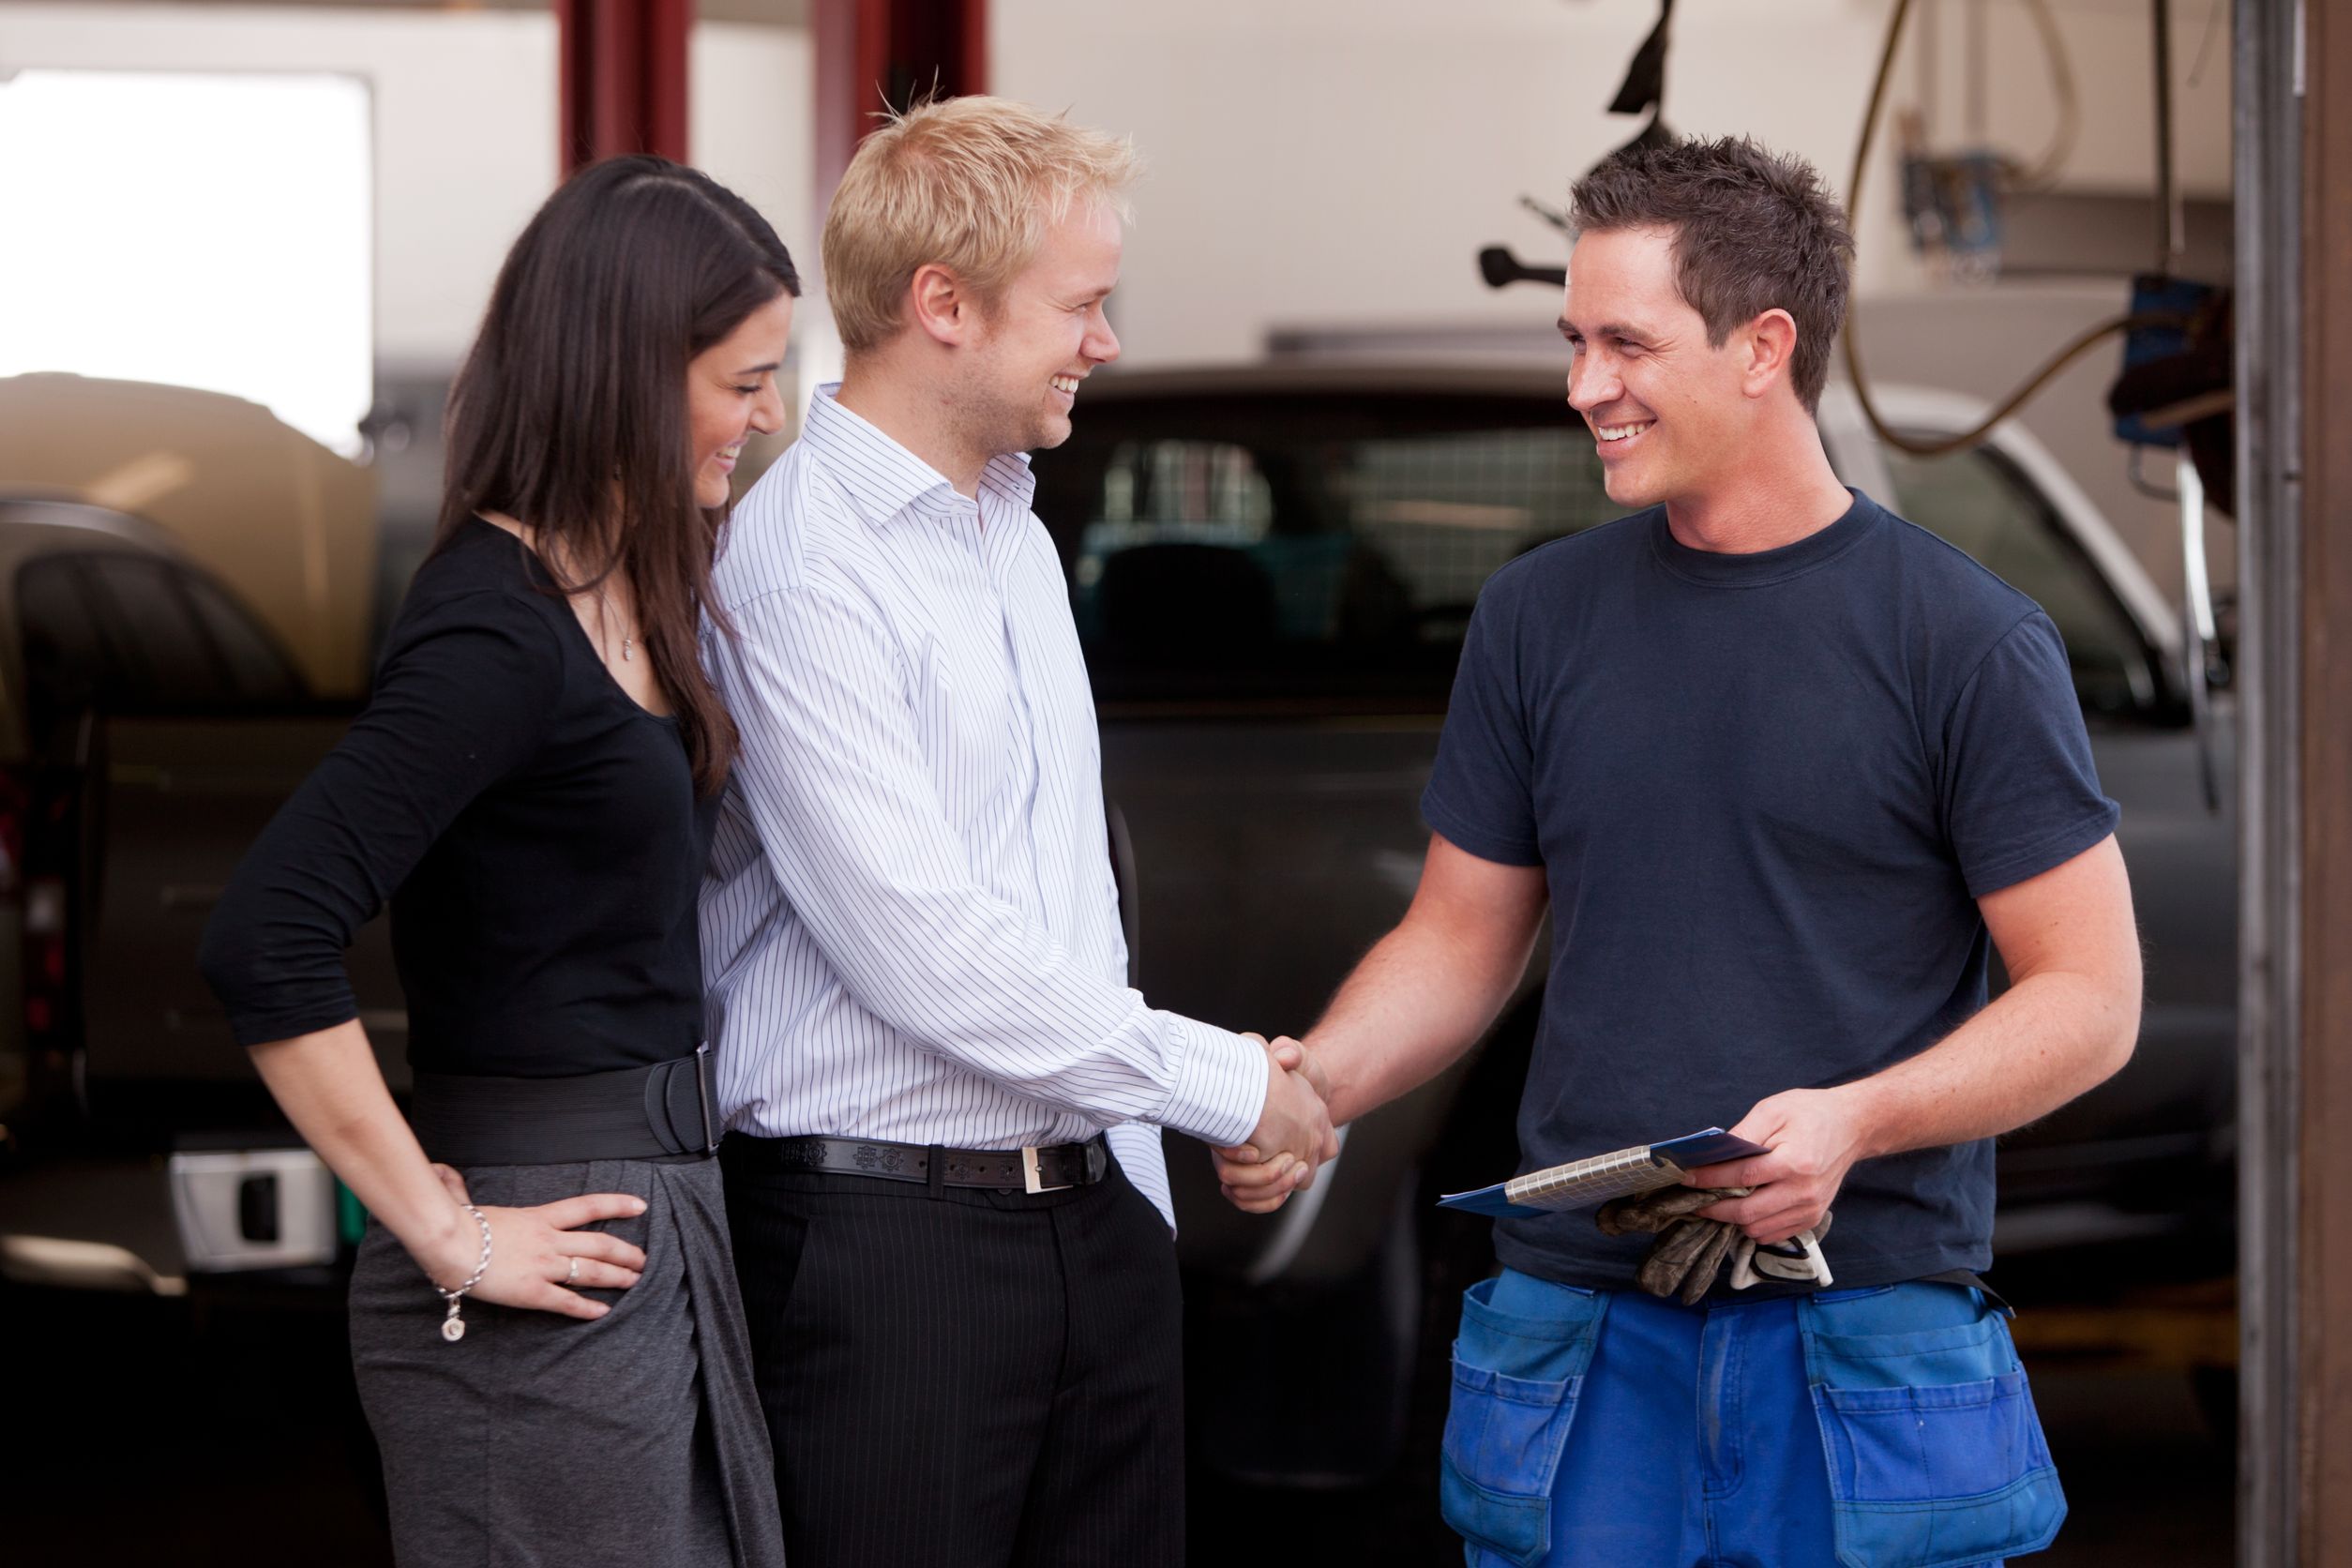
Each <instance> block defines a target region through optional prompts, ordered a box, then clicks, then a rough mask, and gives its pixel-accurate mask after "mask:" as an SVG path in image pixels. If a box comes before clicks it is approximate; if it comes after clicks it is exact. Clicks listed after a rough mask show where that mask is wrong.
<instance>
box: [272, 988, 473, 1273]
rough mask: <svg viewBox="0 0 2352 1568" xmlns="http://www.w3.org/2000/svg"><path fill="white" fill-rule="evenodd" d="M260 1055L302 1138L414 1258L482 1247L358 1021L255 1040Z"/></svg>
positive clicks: (447, 1255)
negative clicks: (399, 1102) (388, 1083)
mask: <svg viewBox="0 0 2352 1568" xmlns="http://www.w3.org/2000/svg"><path fill="white" fill-rule="evenodd" d="M252 1056H253V1064H254V1066H255V1067H256V1068H258V1069H259V1070H260V1072H261V1075H262V1081H263V1082H264V1083H265V1084H267V1085H268V1086H269V1092H270V1093H271V1094H273V1095H275V1096H276V1097H277V1100H278V1104H279V1108H280V1109H282V1110H284V1111H285V1113H286V1119H287V1120H288V1121H290V1122H292V1123H294V1130H295V1131H296V1132H299V1133H300V1134H301V1135H302V1138H303V1141H304V1142H306V1143H308V1144H309V1146H310V1147H311V1149H312V1150H314V1151H315V1152H316V1153H317V1154H318V1156H319V1158H320V1159H322V1160H324V1161H325V1162H326V1166H327V1168H328V1169H330V1170H332V1171H334V1172H335V1174H336V1175H337V1176H338V1177H339V1178H341V1180H342V1183H343V1184H344V1185H345V1186H347V1187H349V1188H351V1190H352V1191H353V1193H354V1194H355V1195H356V1196H357V1197H358V1199H359V1201H360V1202H361V1203H362V1204H364V1205H366V1207H367V1210H368V1212H369V1214H373V1215H374V1216H375V1217H376V1218H377V1219H378V1220H379V1221H381V1222H382V1223H383V1225H384V1228H385V1229H388V1230H390V1231H391V1232H392V1234H393V1235H395V1236H396V1237H398V1238H399V1239H400V1244H402V1245H403V1246H405V1247H407V1248H408V1250H409V1253H410V1255H411V1256H413V1257H415V1258H416V1259H419V1260H422V1259H444V1258H447V1257H450V1256H452V1255H455V1254H461V1253H463V1252H465V1251H467V1250H468V1248H470V1247H472V1246H475V1245H478V1235H479V1233H478V1232H477V1231H476V1230H475V1229H474V1226H473V1223H472V1221H470V1220H469V1219H468V1218H467V1217H466V1216H465V1214H463V1213H462V1212H461V1211H460V1209H459V1208H458V1206H457V1204H456V1203H455V1202H454V1201H453V1200H452V1199H451V1198H450V1196H449V1193H448V1191H447V1189H445V1187H444V1186H443V1185H442V1184H441V1179H440V1178H439V1177H438V1176H436V1175H435V1174H434V1173H433V1169H432V1166H431V1163H430V1161H429V1160H427V1159H426V1157H425V1151H424V1149H423V1148H422V1147H421V1146H420V1145H419V1144H418V1143H417V1141H416V1135H415V1133H414V1132H413V1131H411V1130H410V1128H409V1124H408V1123H407V1121H406V1119H404V1118H403V1117H402V1116H401V1115H400V1108H399V1107H398V1106H396V1105H394V1104H393V1103H392V1094H391V1092H390V1091H389V1090H387V1089H386V1088H385V1087H384V1074H383V1072H382V1070H381V1069H379V1068H378V1067H377V1065H376V1060H375V1053H374V1052H373V1051H372V1050H370V1049H369V1046H368V1037H367V1034H366V1033H365V1032H364V1031H362V1030H361V1028H360V1026H359V1024H358V1022H357V1020H355V1019H354V1020H353V1021H352V1022H349V1023H343V1024H338V1025H337V1026H335V1027H334V1028H332V1029H326V1030H321V1031H319V1032H318V1033H314V1034H302V1035H296V1036H295V1037H294V1038H293V1039H290V1040H279V1041H275V1042H273V1043H271V1044H269V1045H264V1046H256V1047H254V1048H253V1051H252ZM441 1283H443V1284H445V1285H451V1286H454V1285H455V1284H456V1283H457V1281H456V1280H454V1279H452V1280H444V1281H441Z"/></svg>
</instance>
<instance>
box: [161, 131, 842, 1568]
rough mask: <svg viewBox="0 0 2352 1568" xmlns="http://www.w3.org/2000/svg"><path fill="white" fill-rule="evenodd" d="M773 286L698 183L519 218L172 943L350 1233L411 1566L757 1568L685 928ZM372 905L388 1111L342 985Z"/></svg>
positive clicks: (357, 1352)
mask: <svg viewBox="0 0 2352 1568" xmlns="http://www.w3.org/2000/svg"><path fill="white" fill-rule="evenodd" d="M799 292H800V281H799V278H798V275H797V274H796V273H795V272H794V270H793V267H792V258H791V256H790V255H789V254H787V252H786V251H785V249H784V247H783V245H782V244H781V243H780V242H779V241H778V240H777V239H776V234H775V232H774V231H773V230H772V229H770V228H769V226H768V225H767V223H766V222H765V221H764V220H763V219H761V218H760V216H759V215H758V214H757V213H756V212H754V211H753V210H752V209H751V208H750V206H748V205H747V204H745V203H744V202H743V201H742V200H741V199H740V198H739V197H737V196H735V195H734V194H732V193H731V192H730V191H728V190H727V189H725V188H722V187H720V186H718V185H717V184H716V183H714V182H713V181H711V180H710V179H708V178H707V177H705V176H704V175H702V174H700V173H696V172H695V171H693V170H691V169H686V168H682V167H680V166H678V165H676V164H673V163H670V162H666V161H664V160H662V159H660V158H615V159H612V160H611V161H609V162H605V163H600V164H597V165H596V166H594V167H592V168H590V169H587V170H585V171H583V172H581V173H580V174H578V175H576V176H574V177H573V178H572V179H571V180H570V181H569V182H567V183H566V184H565V186H564V187H563V188H561V189H559V190H558V191H557V192H556V193H555V194H554V195H553V196H552V197H550V199H549V201H548V203H547V204H546V205H545V206H544V207H542V208H541V209H540V210H539V213H538V215H537V216H536V217H535V218H534V219H532V221H531V223H530V225H529V227H527V228H526V229H525V230H524V231H523V234H522V236H521V238H520V240H518V241H517V242H516V244H515V248H514V249H513V251H512V253H510V254H509V255H508V257H507V259H506V264H505V267H504V268H503V269H502V270H501V272H500V274H499V278H498V282H497V285H496V287H495V289H494V290H493V292H492V294H491V297H490V309H489V312H488V314H487V315H486V317H485V318H484V321H483V324H482V329H481V335H480V337H479V338H478V339H477V340H476V341H475V345H474V348H473V351H472V352H471V353H470V354H468V355H467V357H466V360H465V363H464V366H463V367H462V369H460V372H459V374H458V379H457V384H456V386H455V387H454V389H453V391H452V395H451V405H450V415H449V423H448V444H449V462H448V485H447V498H446V502H445V505H444V507H443V510H442V517H441V525H440V531H439V535H438V537H437V538H436V540H435V543H434V546H433V550H432V553H431V555H430V557H429V558H428V559H427V560H426V562H425V564H424V565H423V566H422V567H421V568H420V569H419V570H418V571H417V574H416V578H415V581H414V583H413V584H412V585H411V586H410V589H409V593H408V596H407V598H406V600H405V601H404V603H403V604H402V606H401V609H400V615H399V617H398V619H397V620H396V621H395V623H394V625H393V627H392V630H391V633H390V635H389V637H388V639H387V641H386V645H385V648H384V655H383V658H382V661H381V663H380V664H379V666H378V670H377V675H376V685H375V690H374V693H373V695H372V697H371V698H370V699H369V703H368V707H367V710H366V712H364V713H363V714H361V715H360V716H359V718H358V719H357V721H356V722H354V724H353V726H352V728H351V731H350V733H349V735H348V736H347V737H346V738H345V739H344V741H343V742H342V744H341V745H340V746H338V747H337V748H336V749H335V751H334V752H333V753H332V754H331V755H330V756H328V757H327V759H326V760H325V761H323V762H322V763H321V764H320V765H319V768H318V771H317V772H316V773H314V774H312V775H311V776H310V777H309V780H308V781H307V782H306V783H305V784H304V785H303V787H302V788H301V790H300V791H299V792H297V793H296V794H295V795H294V798H293V799H292V800H291V801H289V802H288V803H287V805H286V807H284V809H282V810H281V811H279V814H278V817H277V819H276V820H275V821H274V822H271V823H270V825H269V827H268V829H267V830H266V831H265V832H264V834H263V835H262V837H261V839H260V840H259V842H257V843H256V844H255V846H254V848H253V850H252V852H250V853H249V855H248V856H247V857H246V860H245V863H244V864H243V866H241V867H239V868H238V871H237V875H236V878H235V880H234V882H232V883H231V885H230V887H229V890H228V893H227V895H226V896H225V897H223V898H222V900H221V902H220V905H219V909H218V911H217V912H215V914H214V916H213V920H212V923H211V926H210V927H209V928H208V929H207V930H206V932H205V937H204V972H205V975H206V977H207V978H208V979H209V980H210V981H211V983H212V985H213V988H215V990H217V991H218V992H219V996H220V998H221V1001H222V1002H223V1003H224V1004H225V1005H226V1007H227V1009H228V1012H229V1017H230V1019H231V1022H232V1024H233V1026H234V1029H235V1032H236V1034H237V1038H238V1039H239V1040H240V1041H241V1042H242V1043H244V1044H245V1045H247V1046H248V1047H249V1048H251V1050H252V1055H253V1060H254V1063H255V1064H256V1066H258V1067H259V1069H260V1070H261V1074H262V1077H263V1078H264V1081H265V1082H266V1083H267V1084H268V1086H269V1089H270V1092H271V1093H273V1094H275V1095H276V1096H277V1099H278V1102H279V1105H280V1106H281V1107H282V1108H284V1110H285V1112H286V1114H287V1116H288V1118H289V1119H291V1120H292V1121H293V1123H294V1126H295V1127H296V1129H298V1130H299V1131H300V1132H301V1134H302V1136H303V1137H304V1138H307V1139H308V1140H309V1143H310V1145H311V1147H312V1148H314V1149H316V1150H317V1151H318V1153H319V1154H320V1156H321V1157H322V1158H323V1159H324V1160H325V1162H326V1163H327V1164H328V1165H329V1166H330V1167H332V1168H333V1169H334V1170H335V1172H336V1174H337V1175H338V1176H339V1177H340V1178H341V1179H342V1180H343V1182H344V1183H345V1184H348V1185H349V1186H350V1187H351V1188H352V1190H353V1191H354V1193H356V1194H357V1195H358V1197H359V1199H360V1201H361V1202H363V1203H364V1204H366V1205H367V1208H368V1211H369V1214H370V1215H371V1216H372V1217H371V1220H370V1223H369V1228H368V1235H367V1239H366V1240H365V1242H363V1243H362V1244H361V1246H360V1250H359V1259H358V1263H357V1267H356V1269H355V1271H354V1275H353V1278H352V1289H351V1316H352V1351H353V1361H354V1366H355V1368H356V1370H357V1373H358V1380H359V1390H360V1395H361V1398H362V1400H363V1402H364V1403H365V1405H366V1406H367V1410H368V1419H369V1424H370V1425H372V1426H373V1427H374V1429H375V1433H376V1437H377V1440H378V1444H379V1446H380V1447H381V1449H382V1450H383V1454H384V1479H385V1485H386V1489H387V1492H388V1494H389V1498H390V1503H391V1520H392V1533H393V1541H394V1546H395V1550H396V1553H397V1555H398V1557H399V1559H400V1561H401V1562H402V1563H404V1564H410V1565H419V1564H427V1563H435V1564H437V1563H445V1562H459V1561H466V1562H472V1561H477V1560H491V1559H493V1558H494V1559H495V1560H501V1561H505V1560H513V1561H517V1562H543V1563H550V1564H563V1565H565V1568H579V1565H581V1564H593V1563H611V1564H615V1565H618V1564H628V1565H630V1568H660V1565H666V1564H678V1565H685V1564H698V1565H700V1564H717V1563H735V1564H744V1565H759V1568H766V1565H769V1564H776V1563H780V1562H781V1561H782V1560H783V1547H782V1544H781V1542H782V1535H781V1531H780V1529H779V1526H778V1523H777V1518H776V1498H775V1491H774V1481H773V1474H772V1470H771V1467H770V1462H769V1455H768V1446H767V1440H766V1435H765V1429H764V1427H763V1426H762V1425H761V1415H760V1408H759V1403H758V1399H757V1397H756V1395H755V1394H754V1392H753V1388H752V1384H751V1379H750V1354H749V1348H748V1345H747V1342H746V1338H745V1330H744V1322H743V1314H742V1307H741V1304H740V1303H739V1301H738V1299H737V1296H736V1293H735V1284H734V1277H733V1274H732V1272H731V1267H730V1264H729V1261H728V1256H727V1232H726V1218H725V1209H724V1206H723V1202H722V1199H721V1196H720V1189H719V1173H718V1167H717V1163H716V1160H714V1159H713V1158H712V1157H711V1153H712V1150H713V1149H714V1148H715V1146H716V1143H717V1141H718V1131H719V1129H718V1128H717V1127H716V1125H715V1124H714V1123H712V1121H711V1118H710V1106H711V1100H710V1094H709V1082H708V1077H707V1072H706V1063H707V1061H708V1058H707V1055H706V1054H705V1051H704V1048H703V1047H702V1046H701V1041H702V1039H703V1034H702V995H701V955H700V951H699V942H698V936H697V929H696V918H695V899H696V893H697V888H698V885H699V883H700V880H701V871H702V866H703V862H704V859H705V857H706V852H707V851H708V849H709V845H710V835H711V831H712V827H713V825H714V823H715V822H716V807H717V801H718V795H719V790H720V786H721V784H722V783H723V781H724V780H725V777H726V775H727V770H728V765H729V761H730V759H731V756H732V753H733V749H734V745H735V731H734V728H733V726H732V725H731V724H730V723H729V721H728V718H727V715H726V712H725V710H724V709H723V708H722V707H721V706H720V704H719V701H718V698H717V696H716V693H715V692H714V691H713V690H712V688H711V685H710V683H709V681H708V680H707V679H706V678H705V677H704V675H703V672H702V667H701V659H700V657H699V646H700V642H699V639H700V634H701V626H702V624H703V619H704V616H705V614H706V612H707V596H708V585H709V581H710V572H711V563H712V559H713V556H714V554H715V552H716V548H717V545H718V540H719V533H720V529H721V526H722V524H723V523H724V521H725V520H726V516H727V509H728V506H729V479H728V475H729V474H730V472H731V470H732V469H733V467H734V463H735V458H736V456H737V454H738V453H739V452H740V451H741V449H742V446H743V444H744V442H745V440H746V439H747V438H748V436H749V435H750V434H751V432H752V431H754V430H758V431H761V432H768V431H773V430H776V429H777V428H778V426H779V425H780V423H781V420H782V414H783V408H782V403H781V401H780V399H779V397H778V394H777V391H776V374H777V371H778V369H779V368H780V366H781V364H782V362H783V357H784V350H785V345H786V340H787V337H788V334H789V331H790V328H791V324H792V301H793V299H794V297H795V296H796V295H797V294H799ZM716 634H717V635H724V627H723V626H722V627H719V628H717V633H716ZM387 896H388V898H389V901H390V904H391V909H392V940H393V948H394V953H395V956H396V957H397V959H398V962H399V966H400V979H401V985H402V987H403V988H404V989H405V990H406V992H407V997H408V1018H409V1060H410V1064H411V1066H412V1067H413V1068H414V1069H415V1091H414V1093H413V1095H412V1097H411V1100H410V1106H409V1115H408V1117H407V1118H406V1119H403V1118H402V1116H401V1114H400V1110H399V1108H397V1107H396V1106H395V1105H394V1103H393V1100H392V1096H391V1094H390V1093H388V1091H387V1089H386V1087H385V1083H384V1077H383V1074H382V1072H381V1070H380V1069H379V1068H378V1066H377V1064H376V1059H375V1057H374V1055H373V1053H372V1051H371V1049H370V1048H369V1042H368V1039H367V1037H366V1035H365V1033H363V1032H362V1029H361V1027H360V1023H359V1020H358V1018H357V1014H356V1009H355V1008H354V1003H353V999H352V992H351V988H350V986H349V983H348V981H347V979H346V977H345V974H344V971H343V965H342V953H343V950H344V948H345V947H346V946H347V945H349V943H350V942H351V939H352V936H353V934H354V931H356V930H357V928H358V927H360V926H361V925H362V924H363V923H364V922H366V921H367V920H368V919H369V918H370V917H372V916H373V915H374V914H375V912H376V911H377V910H378V909H379V908H380V907H382V905H383V904H384V902H385V901H386V898H387Z"/></svg>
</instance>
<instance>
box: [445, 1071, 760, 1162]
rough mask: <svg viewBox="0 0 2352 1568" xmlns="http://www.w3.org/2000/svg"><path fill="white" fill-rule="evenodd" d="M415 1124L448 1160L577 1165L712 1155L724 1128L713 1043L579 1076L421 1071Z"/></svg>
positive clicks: (446, 1160)
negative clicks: (714, 1086)
mask: <svg viewBox="0 0 2352 1568" xmlns="http://www.w3.org/2000/svg"><path fill="white" fill-rule="evenodd" d="M408 1119H409V1124H410V1125H411V1126H413V1127H415V1129H416V1141H417V1142H419V1143H421V1144H423V1145H424V1146H425V1153H427V1154H428V1155H430V1157H432V1158H433V1159H436V1160H439V1161H441V1162H443V1163H444V1164H445V1165H569V1164H572V1163H574V1162H576V1161H580V1160H644V1159H656V1158H659V1157H660V1156H662V1155H664V1154H708V1153H711V1152H712V1151H713V1150H715V1149H716V1148H717V1147H718V1135H719V1133H720V1131H721V1130H722V1129H721V1127H720V1125H719V1123H718V1116H717V1108H716V1105H715V1104H714V1102H713V1100H712V1096H711V1048H710V1047H708V1046H701V1047H698V1048H696V1049H695V1052H694V1054H693V1055H692V1056H681V1057H679V1058H677V1059H676V1060H675V1061H671V1062H657V1063H655V1064H654V1065H652V1066H650V1067H625V1068H622V1069H620V1070H618V1071H616V1072H610V1073H587V1074H583V1075H581V1076H580V1077H577V1078H475V1077H471V1076H468V1075H466V1074H461V1073H419V1074H417V1075H416V1086H415V1089H414V1090H412V1091H411V1092H410V1093H409V1110H408Z"/></svg>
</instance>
